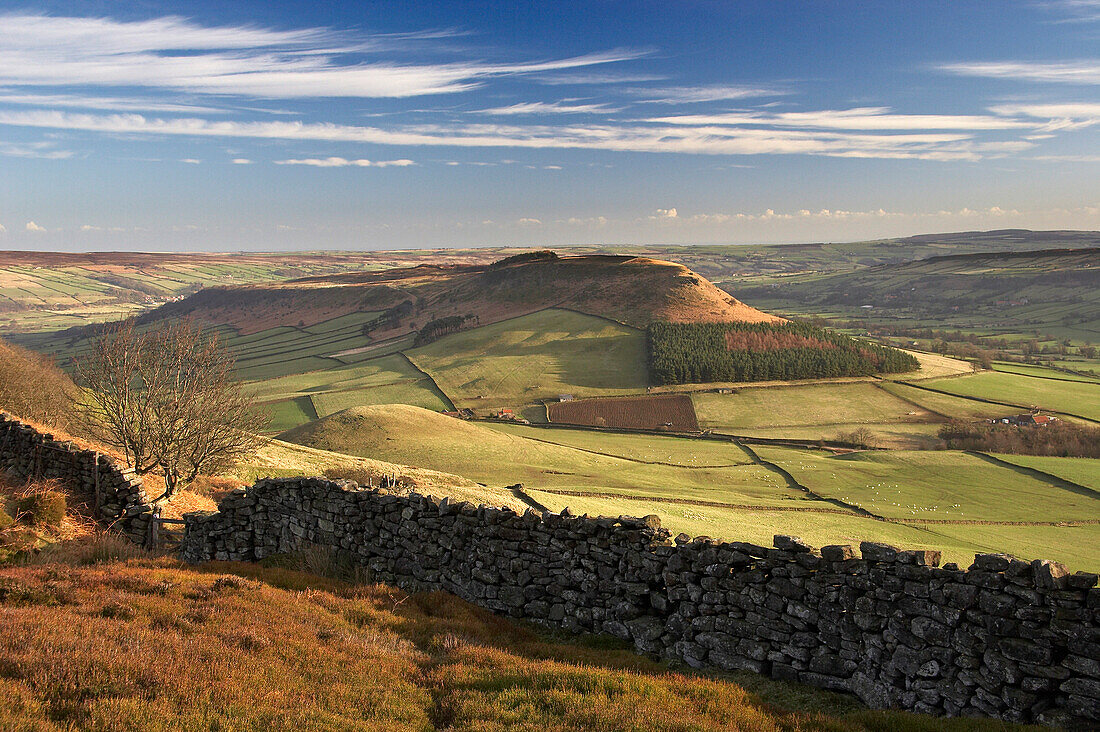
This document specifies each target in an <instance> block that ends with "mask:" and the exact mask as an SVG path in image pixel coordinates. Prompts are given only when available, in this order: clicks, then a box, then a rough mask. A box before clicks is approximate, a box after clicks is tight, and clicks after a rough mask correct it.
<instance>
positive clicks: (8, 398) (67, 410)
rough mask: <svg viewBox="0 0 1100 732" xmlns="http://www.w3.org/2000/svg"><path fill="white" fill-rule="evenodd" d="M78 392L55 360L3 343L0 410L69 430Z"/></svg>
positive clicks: (0, 365) (0, 344)
mask: <svg viewBox="0 0 1100 732" xmlns="http://www.w3.org/2000/svg"><path fill="white" fill-rule="evenodd" d="M76 393H77V390H76V387H75V386H74V385H73V382H72V380H70V379H69V377H68V376H66V375H65V373H64V372H62V371H61V369H59V368H57V366H55V365H54V363H53V361H52V360H51V359H49V358H47V357H45V356H41V355H39V354H37V353H34V352H33V351H28V350H26V349H25V348H20V347H19V346H14V345H12V344H10V343H8V342H6V341H3V340H0V409H4V410H6V411H8V412H11V413H13V414H17V415H19V416H20V417H23V418H24V419H30V420H34V421H35V422H40V423H42V424H46V425H50V426H51V427H65V426H66V425H68V424H69V423H70V422H71V414H72V406H73V399H74V397H75V396H76Z"/></svg>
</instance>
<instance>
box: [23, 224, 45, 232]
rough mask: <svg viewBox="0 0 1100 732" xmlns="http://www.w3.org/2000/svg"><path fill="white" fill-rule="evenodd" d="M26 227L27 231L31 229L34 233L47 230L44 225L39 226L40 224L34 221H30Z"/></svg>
mask: <svg viewBox="0 0 1100 732" xmlns="http://www.w3.org/2000/svg"><path fill="white" fill-rule="evenodd" d="M24 228H25V229H26V230H27V231H30V232H33V233H36V234H38V233H42V232H44V231H45V230H46V228H45V227H44V226H39V225H38V224H36V223H34V222H33V221H28V222H27V225H26V226H25V227H24Z"/></svg>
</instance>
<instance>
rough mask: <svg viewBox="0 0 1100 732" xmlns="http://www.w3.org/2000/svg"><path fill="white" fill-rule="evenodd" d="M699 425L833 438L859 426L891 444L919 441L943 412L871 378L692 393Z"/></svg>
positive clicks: (927, 436) (763, 433)
mask: <svg viewBox="0 0 1100 732" xmlns="http://www.w3.org/2000/svg"><path fill="white" fill-rule="evenodd" d="M691 398H692V401H693V402H694V403H695V413H696V415H698V418H699V425H700V426H701V427H703V428H705V429H713V430H716V431H719V432H727V433H731V434H737V435H746V436H754V437H790V438H796V439H814V440H817V439H827V440H832V439H836V438H837V435H838V434H840V433H844V432H851V431H853V430H855V429H858V428H860V427H863V428H867V429H868V430H870V431H871V432H872V433H873V434H874V436H875V438H876V439H877V440H879V441H881V442H882V443H884V444H889V445H890V446H906V447H908V446H918V447H919V446H923V445H926V444H928V442H929V440H930V439H931V436H932V435H934V434H935V430H936V429H938V427H936V425H935V424H934V423H937V422H942V421H943V419H942V417H939V416H938V415H936V414H934V413H932V412H930V411H928V410H926V409H923V408H922V407H919V406H917V405H916V404H914V403H913V402H911V401H907V400H906V399H904V398H901V397H900V396H897V395H895V394H893V393H891V392H889V391H886V390H884V389H882V388H880V387H879V385H878V384H875V383H871V382H855V383H836V384H810V385H806V386H776V387H760V388H746V389H739V390H737V391H736V392H735V393H733V394H720V393H704V392H699V393H695V394H692V397H691Z"/></svg>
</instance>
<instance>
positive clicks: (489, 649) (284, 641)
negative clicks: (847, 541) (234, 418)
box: [0, 538, 1013, 732]
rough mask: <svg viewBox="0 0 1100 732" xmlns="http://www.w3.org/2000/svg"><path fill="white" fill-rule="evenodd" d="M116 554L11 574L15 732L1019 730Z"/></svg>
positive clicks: (298, 585) (4, 704)
mask: <svg viewBox="0 0 1100 732" xmlns="http://www.w3.org/2000/svg"><path fill="white" fill-rule="evenodd" d="M103 544H111V540H110V539H104V538H98V539H97V540H96V541H93V542H90V543H89V544H86V545H83V546H84V547H85V548H86V551H84V552H81V551H75V552H73V551H70V553H69V554H68V555H67V556H66V557H65V559H66V561H67V562H69V563H58V562H52V563H49V564H43V565H39V566H25V567H18V568H8V569H0V624H2V627H3V628H4V632H3V633H0V709H3V710H4V711H3V714H2V718H0V728H2V729H5V730H14V729H19V730H43V731H45V730H61V729H66V730H67V729H142V730H169V729H171V730H180V729H204V730H206V729H210V730H215V729H217V730H238V731H243V730H269V729H303V730H432V729H477V730H540V731H541V730H559V729H561V730H646V731H647V732H648V731H649V730H761V731H764V730H837V731H840V730H881V731H883V732H885V731H887V730H902V731H904V730H941V729H947V730H1001V729H1005V730H1007V729H1010V728H1013V727H1012V726H1011V725H1007V724H1005V723H1000V722H991V721H979V720H943V719H932V718H927V717H918V716H915V715H908V714H902V713H895V712H868V711H860V710H857V709H855V707H854V705H853V704H852V703H851V702H849V701H848V700H846V699H845V698H843V697H839V696H834V695H831V694H827V693H825V692H817V691H810V690H807V689H805V688H804V687H798V686H793V685H789V684H783V683H780V682H771V681H765V680H762V679H759V678H758V677H752V676H751V675H744V676H732V675H721V676H710V677H707V676H702V675H697V674H693V673H690V674H681V673H674V672H670V671H669V670H668V669H667V668H666V667H664V666H661V665H658V664H656V663H653V662H651V661H648V660H646V659H644V658H640V657H639V656H637V655H635V654H634V653H633V652H631V651H629V650H626V649H625V647H619V646H613V645H609V643H608V641H606V640H595V639H588V640H583V639H582V640H580V641H577V640H575V639H573V640H569V641H563V640H562V639H560V638H556V637H552V636H548V635H545V634H543V632H542V631H536V630H533V629H531V628H528V627H525V626H522V625H519V624H516V623H514V622H512V621H508V620H505V619H503V618H500V617H496V616H494V615H492V614H490V613H489V612H487V611H484V610H481V609H478V608H476V607H474V606H472V605H470V604H468V603H465V602H463V601H461V600H459V599H457V598H455V597H453V596H451V595H447V594H443V593H431V594H413V595H406V594H405V593H403V592H401V591H399V590H396V589H393V588H389V587H385V586H381V585H373V586H371V585H353V584H348V583H344V582H341V581H337V580H334V579H326V578H322V577H317V576H311V575H307V574H303V573H301V572H297V571H293V570H289V569H279V568H274V567H261V566H257V565H247V564H235V563H214V564H209V565H205V566H203V567H200V568H197V569H185V568H183V567H182V566H180V565H179V564H178V563H177V562H175V561H172V560H169V559H166V558H154V557H151V556H148V555H146V556H144V557H142V558H138V559H131V560H130V561H107V562H105V563H99V564H92V565H91V566H75V565H79V564H87V563H88V562H89V561H95V559H96V558H99V557H110V556H111V555H112V554H114V555H116V556H117V553H118V547H117V546H116V547H114V549H113V550H112V547H111V546H102V545H103ZM129 551H130V552H131V553H133V552H134V550H133V549H130V550H129ZM53 556H54V558H60V555H53ZM734 679H737V681H743V682H746V683H749V684H752V685H754V688H755V689H756V690H757V691H758V692H759V693H760V694H761V695H763V697H766V698H768V699H770V700H771V701H772V702H774V703H775V704H774V705H773V704H769V703H766V702H765V701H764V699H763V698H762V697H761V696H760V695H758V694H754V693H750V692H748V691H746V689H745V688H744V687H742V686H741V685H739V683H735V681H734ZM779 705H782V706H783V707H787V708H788V710H784V709H781V708H780V706H779ZM791 708H797V709H801V710H802V711H790V710H789V709H791ZM810 709H815V710H825V711H807V710H810ZM826 711H827V712H828V714H827V713H826Z"/></svg>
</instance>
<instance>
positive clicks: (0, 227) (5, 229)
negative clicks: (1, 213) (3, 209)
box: [0, 224, 8, 234]
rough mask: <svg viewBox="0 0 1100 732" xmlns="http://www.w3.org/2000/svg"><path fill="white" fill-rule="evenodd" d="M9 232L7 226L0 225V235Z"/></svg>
mask: <svg viewBox="0 0 1100 732" xmlns="http://www.w3.org/2000/svg"><path fill="white" fill-rule="evenodd" d="M7 230H8V229H7V227H6V226H4V225H3V224H0V234H3V233H4V232H5V231H7Z"/></svg>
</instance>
